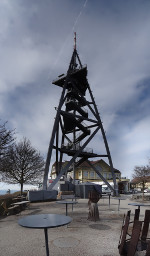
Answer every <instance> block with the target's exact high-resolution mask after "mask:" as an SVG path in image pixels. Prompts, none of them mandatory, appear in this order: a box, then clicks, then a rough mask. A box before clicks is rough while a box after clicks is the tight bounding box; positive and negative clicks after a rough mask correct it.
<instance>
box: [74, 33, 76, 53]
mask: <svg viewBox="0 0 150 256" xmlns="http://www.w3.org/2000/svg"><path fill="white" fill-rule="evenodd" d="M76 41H77V40H76V32H74V50H76Z"/></svg>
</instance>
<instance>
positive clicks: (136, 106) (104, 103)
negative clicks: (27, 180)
mask: <svg viewBox="0 0 150 256" xmlns="http://www.w3.org/2000/svg"><path fill="white" fill-rule="evenodd" d="M149 13H150V1H148V0H126V1H124V0H113V1H112V0H107V1H106V0H86V1H85V0H77V1H75V0H44V1H41V0H13V1H12V0H1V1H0V118H1V120H2V121H8V125H7V127H8V128H10V129H14V128H15V129H16V133H17V140H18V141H19V140H20V139H22V137H23V136H25V137H27V138H28V139H30V141H31V143H32V145H33V146H34V147H36V148H37V149H38V150H39V151H40V152H41V154H42V155H43V156H44V157H46V154H47V149H48V145H49V140H50V136H51V131H52V127H53V122H54V117H55V115H56V112H55V109H54V107H56V106H58V103H59V98H60V94H61V89H60V88H59V87H57V86H54V85H52V80H53V79H55V78H56V77H57V76H58V75H59V74H62V73H65V72H66V71H67V69H68V65H69V62H70V58H71V55H72V51H73V37H74V31H76V32H77V51H78V53H79V56H80V59H81V61H82V64H87V67H88V81H89V83H90V86H91V89H92V91H93V94H94V97H95V101H96V103H97V105H98V109H99V111H100V116H101V119H102V121H103V125H104V129H105V131H106V135H107V139H108V143H109V147H110V151H111V156H112V160H113V164H114V167H115V168H117V169H119V170H120V171H121V172H122V176H126V177H128V178H130V177H131V175H132V172H133V169H134V166H135V165H145V164H147V163H148V159H149V158H150V115H149V112H150V99H149V98H150V15H149ZM96 141H97V143H95V146H96V147H97V146H98V140H96Z"/></svg>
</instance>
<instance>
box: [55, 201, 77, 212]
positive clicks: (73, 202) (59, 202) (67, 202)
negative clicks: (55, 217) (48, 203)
mask: <svg viewBox="0 0 150 256" xmlns="http://www.w3.org/2000/svg"><path fill="white" fill-rule="evenodd" d="M56 203H57V204H66V216H67V215H68V204H72V207H73V205H74V204H77V203H78V202H77V201H65V200H62V201H56ZM72 210H73V208H72Z"/></svg>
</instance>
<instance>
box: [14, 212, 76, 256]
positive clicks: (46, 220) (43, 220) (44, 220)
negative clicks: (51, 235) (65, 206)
mask: <svg viewBox="0 0 150 256" xmlns="http://www.w3.org/2000/svg"><path fill="white" fill-rule="evenodd" d="M71 221H72V218H70V217H69V216H65V215H60V214H38V215H30V216H26V217H24V218H21V219H19V221H18V224H19V225H21V226H23V227H25V228H36V229H44V233H45V245H46V256H49V247H48V233H47V229H48V228H55V227H60V226H64V225H67V224H68V223H70V222H71Z"/></svg>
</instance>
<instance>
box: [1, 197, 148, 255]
mask: <svg viewBox="0 0 150 256" xmlns="http://www.w3.org/2000/svg"><path fill="white" fill-rule="evenodd" d="M123 197H124V198H125V200H120V209H119V211H118V200H116V199H113V198H111V200H110V206H109V200H108V198H107V197H106V198H104V199H103V198H102V199H100V201H99V202H98V209H99V215H100V220H99V221H96V222H93V221H89V220H88V219H87V218H88V199H78V204H75V205H74V207H73V211H72V206H71V205H68V216H70V217H71V218H72V219H73V220H72V222H71V223H70V224H69V225H68V226H62V227H58V228H51V229H48V244H49V251H50V255H51V256H60V255H65V256H75V255H78V256H79V255H81V256H82V255H83V256H118V255H119V254H118V241H119V237H120V230H121V226H122V220H123V215H124V213H126V212H127V211H128V210H131V219H133V215H134V211H135V208H136V207H135V206H131V205H128V203H131V202H136V201H135V200H134V201H133V200H131V199H130V198H131V196H125V195H123ZM145 203H148V202H145ZM146 209H150V206H147V207H145V206H142V207H141V210H140V219H141V220H143V218H144V214H145V210H146ZM65 212H66V209H65V205H63V204H62V205H61V204H57V203H56V202H55V201H53V202H40V203H30V206H29V208H27V209H26V210H24V211H22V212H21V213H20V214H17V215H11V216H7V217H3V218H0V255H1V256H6V255H7V256H20V255H21V256H41V255H43V256H45V255H46V249H45V238H44V231H43V229H30V228H24V227H21V226H19V225H18V220H19V219H20V218H22V217H24V216H27V215H31V214H32V215H34V214H44V213H46V214H49V213H51V214H54V213H56V214H64V215H65ZM137 255H138V254H137ZM139 255H141V254H139Z"/></svg>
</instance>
